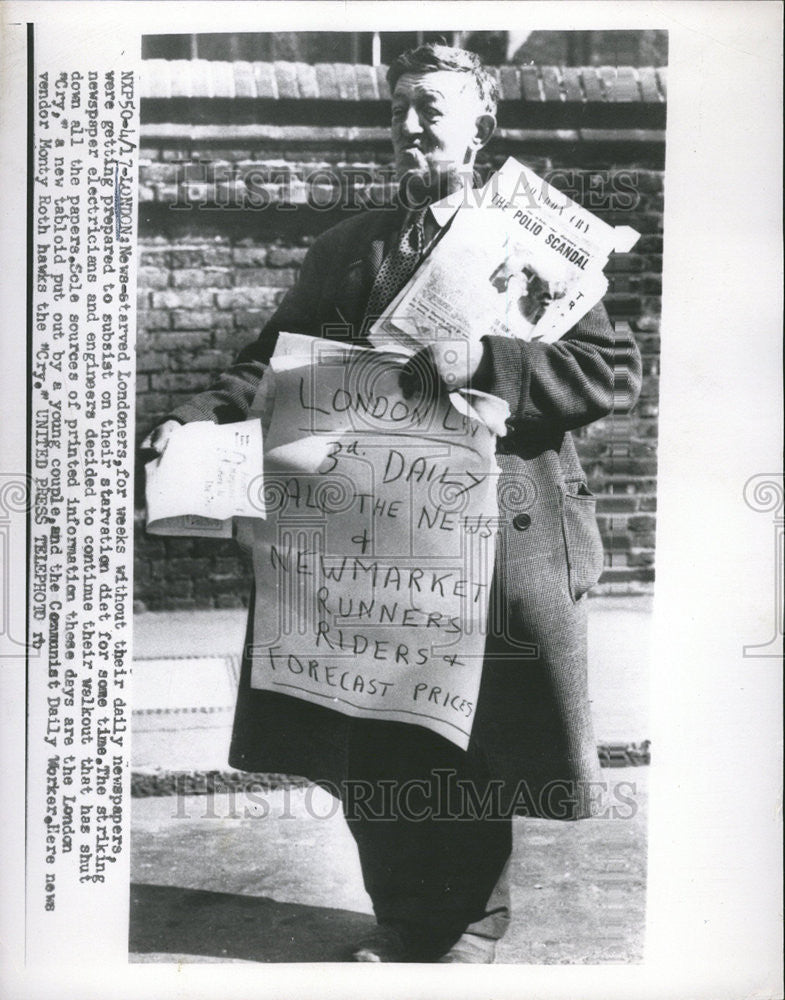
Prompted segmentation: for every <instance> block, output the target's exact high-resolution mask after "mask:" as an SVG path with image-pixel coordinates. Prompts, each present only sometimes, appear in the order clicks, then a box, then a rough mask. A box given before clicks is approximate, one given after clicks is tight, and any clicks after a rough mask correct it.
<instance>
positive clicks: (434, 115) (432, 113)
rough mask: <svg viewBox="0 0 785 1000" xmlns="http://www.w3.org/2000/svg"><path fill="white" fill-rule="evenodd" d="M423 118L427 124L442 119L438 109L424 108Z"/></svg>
mask: <svg viewBox="0 0 785 1000" xmlns="http://www.w3.org/2000/svg"><path fill="white" fill-rule="evenodd" d="M425 117H426V118H427V119H428V121H429V122H435V121H436V120H437V119H439V118H441V117H442V113H441V111H439V109H438V108H426V110H425Z"/></svg>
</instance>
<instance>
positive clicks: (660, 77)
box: [657, 66, 668, 98]
mask: <svg viewBox="0 0 785 1000" xmlns="http://www.w3.org/2000/svg"><path fill="white" fill-rule="evenodd" d="M657 83H658V85H659V88H660V92H661V93H662V96H663V97H666V98H667V96H668V71H667V69H666V68H665V67H664V66H661V67H659V68H658V69H657Z"/></svg>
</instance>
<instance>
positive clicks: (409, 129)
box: [401, 108, 422, 136]
mask: <svg viewBox="0 0 785 1000" xmlns="http://www.w3.org/2000/svg"><path fill="white" fill-rule="evenodd" d="M401 131H402V132H403V134H404V135H406V136H414V135H419V134H420V133H421V132H422V126H421V125H420V117H419V115H418V114H417V111H416V110H415V109H414V108H409V110H408V111H407V112H406V115H405V117H404V119H403V121H402V122H401Z"/></svg>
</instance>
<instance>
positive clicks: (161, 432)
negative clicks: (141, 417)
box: [139, 420, 182, 462]
mask: <svg viewBox="0 0 785 1000" xmlns="http://www.w3.org/2000/svg"><path fill="white" fill-rule="evenodd" d="M181 426H182V425H181V424H180V422H179V421H178V420H165V421H164V422H163V423H162V424H159V425H158V426H157V427H154V428H153V430H151V431H150V433H149V434H148V435H147V437H146V438H145V439H144V441H142V443H141V444H140V445H139V452H140V454H141V457H142V458H143V459H144V460H145V461H148V462H149V461H150V460H151V459H152V458H160V457H161V455H163V453H164V451H165V450H166V446H167V444H168V443H169V438H170V437H171V436H172V432H173V431H174V430H176V429H177V428H178V427H181Z"/></svg>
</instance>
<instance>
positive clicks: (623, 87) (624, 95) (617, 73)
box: [599, 66, 640, 101]
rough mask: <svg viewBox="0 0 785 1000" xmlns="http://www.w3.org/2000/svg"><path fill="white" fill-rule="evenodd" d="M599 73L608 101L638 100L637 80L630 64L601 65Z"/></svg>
mask: <svg viewBox="0 0 785 1000" xmlns="http://www.w3.org/2000/svg"><path fill="white" fill-rule="evenodd" d="M599 73H600V77H601V79H602V82H603V84H604V86H605V89H606V92H607V94H608V100H609V101H638V100H640V93H639V91H638V81H637V80H636V79H635V74H634V72H633V70H632V68H631V67H630V66H619V67H614V66H602V67H600V70H599Z"/></svg>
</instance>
